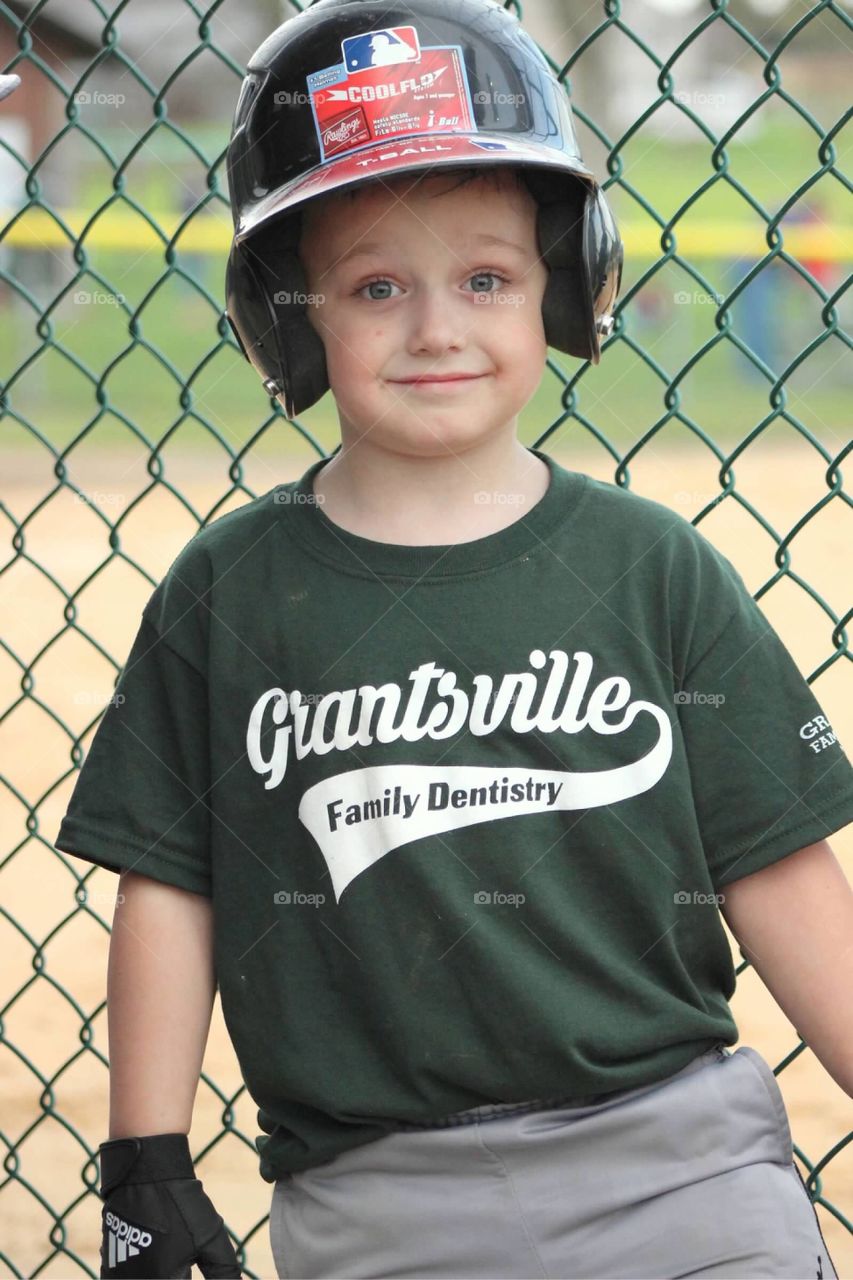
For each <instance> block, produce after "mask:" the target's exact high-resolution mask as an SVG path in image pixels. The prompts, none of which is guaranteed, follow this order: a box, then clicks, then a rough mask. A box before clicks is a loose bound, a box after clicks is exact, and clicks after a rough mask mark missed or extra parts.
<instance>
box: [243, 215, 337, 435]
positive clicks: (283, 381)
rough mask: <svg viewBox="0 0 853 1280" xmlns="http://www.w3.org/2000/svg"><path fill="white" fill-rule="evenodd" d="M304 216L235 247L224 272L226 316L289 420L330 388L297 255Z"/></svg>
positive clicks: (278, 223) (283, 221) (284, 220)
mask: <svg viewBox="0 0 853 1280" xmlns="http://www.w3.org/2000/svg"><path fill="white" fill-rule="evenodd" d="M300 223H301V218H300V217H299V216H298V215H295V216H291V217H289V218H281V219H279V220H277V221H276V222H274V223H273V224H272V225H271V226H268V227H265V228H264V229H263V230H262V231H259V232H258V233H257V234H256V235H253V236H249V237H248V238H247V239H246V240H243V241H242V242H240V243H239V244H234V245H232V249H231V253H230V255H229V258H228V264H227V267H226V271H225V298H226V316H227V319H228V323H229V324H230V326H231V329H232V330H233V332H234V335H235V337H236V338H237V341H238V343H239V345H240V349H241V351H242V352H243V355H244V356H245V357H246V359H247V360H248V361H249V362H250V363H251V364H252V365H254V367H255V368H256V369H257V370H258V372H259V373H260V374H261V377H262V378H263V381H264V386H265V388H266V389H267V391H268V392H269V393H270V395H274V396H277V397H280V398H281V399H282V400H283V403H284V411H285V413H286V415H287V417H288V418H295V417H296V416H297V414H299V413H302V412H303V411H304V410H305V409H308V408H310V407H311V405H312V404H315V403H316V402H317V401H318V400H319V399H320V398H321V396H323V395H324V394H325V392H326V391H328V389H329V379H328V373H327V370H326V351H325V348H324V346H323V341H322V339H321V337H320V335H319V334H318V333H317V331H316V329H315V328H314V327H313V325H312V324H311V322H310V321H309V319H308V315H307V310H306V307H307V302H306V301H305V299H306V285H307V281H306V279H305V272H304V269H303V267H302V263H301V262H300V260H299V255H298V253H297V245H298V243H299V230H300Z"/></svg>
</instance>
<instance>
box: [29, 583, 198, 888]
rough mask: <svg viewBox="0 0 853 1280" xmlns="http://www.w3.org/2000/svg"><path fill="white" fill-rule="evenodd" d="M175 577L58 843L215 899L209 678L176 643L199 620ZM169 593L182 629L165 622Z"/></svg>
mask: <svg viewBox="0 0 853 1280" xmlns="http://www.w3.org/2000/svg"><path fill="white" fill-rule="evenodd" d="M171 581H172V580H171V579H170V580H168V581H167V582H166V583H165V585H164V584H161V587H159V588H158V589H157V591H155V593H154V595H153V596H152V598H151V599H150V600H149V602H148V604H147V605H146V607H145V609H144V610H143V614H142V621H141V623H140V626H139V630H138V631H137V634H136V638H135V640H134V642H133V645H132V648H131V651H130V654H129V656H128V659H127V662H126V663H125V666H124V668H123V670H122V673H121V676H120V678H119V681H118V683H117V685H116V689H115V692H114V694H113V696H112V698H111V700H110V702H109V704H108V705H107V708H106V710H105V711H104V713H103V715H102V717H101V720H100V722H99V723H98V727H97V729H96V731H95V734H94V737H93V739H92V742H91V745H90V747H89V751H88V754H87V756H86V758H85V760H84V762H83V766H82V769H81V771H80V774H79V775H78V778H77V781H76V785H75V787H74V791H73V793H72V796H71V800H70V803H69V806H68V809H67V811H66V814H65V816H64V818H63V819H62V823H61V826H60V829H59V834H58V836H57V838H56V840H55V842H54V843H55V846H56V848H57V849H60V850H62V851H63V852H65V853H73V854H76V855H77V856H78V857H80V858H84V859H85V860H86V861H88V862H94V863H96V864H97V865H98V866H101V867H105V868H107V870H110V871H115V872H119V871H136V872H139V873H140V874H141V875H147V876H151V877H152V879H154V880H161V881H163V882H164V883H166V884H172V885H175V886H177V887H178V888H181V889H188V890H191V891H192V892H194V893H200V894H204V895H205V896H207V897H210V896H212V884H211V869H210V823H209V815H210V811H209V808H208V802H207V797H208V792H209V789H210V785H211V783H210V777H209V744H208V699H207V680H206V678H205V676H204V675H203V673H202V670H199V669H196V666H195V665H193V664H192V663H191V662H190V661H188V659H187V657H186V656H184V655H182V654H181V653H179V652H178V651H177V649H176V648H175V647H174V646H173V643H172V637H173V636H174V637H176V638H178V637H181V636H182V635H183V636H184V638H186V635H187V633H188V629H189V628H191V627H192V625H193V624H192V621H191V614H190V612H188V606H187V602H186V601H184V600H180V601H179V600H177V599H176V592H175V590H174V588H173V587H172V586H171ZM184 594H186V592H184ZM167 600H171V601H173V602H174V603H176V604H177V605H178V606H179V607H178V609H177V611H176V613H175V616H176V618H179V619H181V621H180V623H179V625H177V626H171V625H168V624H167V625H165V626H164V625H163V621H164V617H165V615H166V614H167V609H166V603H165V602H166V601H167Z"/></svg>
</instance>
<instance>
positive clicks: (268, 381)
mask: <svg viewBox="0 0 853 1280" xmlns="http://www.w3.org/2000/svg"><path fill="white" fill-rule="evenodd" d="M264 391H266V392H267V394H268V395H271V396H280V395H282V394H283V392H284V387H283V386H282V385H281V383H280V382H277V381H276V379H275V378H264Z"/></svg>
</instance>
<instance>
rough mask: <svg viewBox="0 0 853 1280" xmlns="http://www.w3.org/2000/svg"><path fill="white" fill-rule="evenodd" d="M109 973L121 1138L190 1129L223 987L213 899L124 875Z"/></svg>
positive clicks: (114, 1126)
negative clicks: (217, 978) (215, 1008)
mask: <svg viewBox="0 0 853 1280" xmlns="http://www.w3.org/2000/svg"><path fill="white" fill-rule="evenodd" d="M119 886H120V887H119V892H120V893H121V894H123V895H124V901H123V902H122V901H121V900H119V902H118V903H117V904H116V909H115V914H114V916H113V932H112V941H111V943H110V955H109V967H108V974H107V1021H108V1028H109V1049H110V1127H109V1136H110V1139H113V1138H125V1137H140V1138H141V1137H145V1136H147V1135H149V1134H162V1133H185V1134H188V1133H189V1131H190V1125H191V1123H192V1113H193V1104H194V1101H195V1096H196V1092H197V1090H198V1081H199V1076H200V1074H201V1067H202V1061H203V1058H204V1049H205V1044H206V1043H207V1036H208V1032H209V1030H210V1019H211V1014H212V1011H213V999H214V995H215V991H216V982H215V976H214V973H215V971H214V962H213V903H212V900H211V899H210V898H206V897H204V896H203V895H202V894H198V893H190V892H188V891H187V890H185V889H178V888H175V887H174V886H172V885H168V884H163V883H161V882H160V881H158V880H154V879H152V878H151V877H150V876H144V875H140V874H138V873H137V872H134V871H128V872H125V873H124V874H123V875H121V876H120V879H119Z"/></svg>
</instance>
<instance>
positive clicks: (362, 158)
mask: <svg viewBox="0 0 853 1280" xmlns="http://www.w3.org/2000/svg"><path fill="white" fill-rule="evenodd" d="M460 164H463V165H465V166H466V167H467V166H469V165H470V166H472V167H474V166H477V165H483V166H484V167H487V168H490V169H494V168H495V167H497V166H500V165H530V166H532V167H535V168H546V169H555V170H558V171H559V172H560V173H571V174H574V175H575V176H576V177H578V178H582V179H584V180H585V181H586V182H589V183H590V184H591V185H592V186H596V185H597V183H596V179H595V176H594V174H593V173H592V171H591V170H590V169H587V168H586V166H585V165H583V164H581V163H580V162H579V161H577V160H574V159H572V158H570V157H568V156H566V155H565V154H563V153H561V152H559V151H557V150H556V149H555V148H554V147H548V146H545V145H542V144H539V143H531V142H521V141H518V140H517V139H514V138H511V137H509V136H508V135H503V137H498V136H496V135H495V134H488V135H484V134H482V133H479V134H468V133H463V134H460V133H446V134H439V133H428V134H416V135H409V136H407V137H402V138H399V139H397V140H396V141H395V142H394V143H389V142H380V143H375V144H373V145H372V146H369V147H362V148H361V149H360V150H358V151H352V152H349V153H348V154H347V155H345V156H341V158H340V159H339V160H328V161H326V162H325V163H324V164H320V165H317V166H316V167H315V168H314V169H311V170H310V171H309V172H308V173H306V174H303V175H302V176H301V177H299V178H297V179H296V180H295V181H294V182H291V183H288V184H287V185H285V186H282V187H279V188H277V189H276V190H275V191H271V192H269V194H267V195H265V196H263V197H261V198H260V199H259V200H258V202H257V204H255V205H253V206H252V207H251V208H250V209H248V210H245V211H244V212H243V214H242V215H241V217H240V221H239V222H238V223H237V226H236V227H235V230H234V241H235V243H237V244H239V243H240V242H241V241H243V240H245V239H246V238H247V236H250V235H252V234H253V233H254V232H256V231H258V230H259V229H260V228H261V227H264V226H266V225H268V224H269V223H270V222H271V221H272V220H273V219H275V218H277V217H278V216H279V215H280V214H282V213H285V212H286V211H287V210H288V209H290V208H292V207H293V206H294V205H299V204H302V203H304V202H305V201H306V200H310V199H314V198H316V197H318V196H321V195H327V194H328V193H329V192H332V191H339V190H341V189H343V188H344V187H350V186H353V185H355V184H358V183H362V182H365V181H367V180H372V181H376V180H381V179H382V178H383V176H384V177H388V178H391V177H395V176H396V175H397V174H400V173H407V172H410V171H413V170H417V169H433V168H435V169H440V168H443V167H446V166H451V165H453V166H458V165H460Z"/></svg>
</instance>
